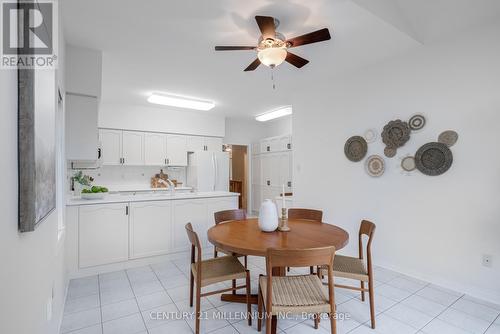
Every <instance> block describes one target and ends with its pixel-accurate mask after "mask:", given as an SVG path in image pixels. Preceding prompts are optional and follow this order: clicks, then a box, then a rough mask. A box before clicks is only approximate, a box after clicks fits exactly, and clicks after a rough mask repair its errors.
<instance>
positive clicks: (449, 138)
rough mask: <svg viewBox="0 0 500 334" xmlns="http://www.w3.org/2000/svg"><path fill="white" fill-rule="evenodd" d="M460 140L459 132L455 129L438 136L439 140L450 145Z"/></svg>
mask: <svg viewBox="0 0 500 334" xmlns="http://www.w3.org/2000/svg"><path fill="white" fill-rule="evenodd" d="M457 140H458V133H456V132H455V131H453V130H448V131H444V132H442V133H441V134H440V135H439V137H438V142H440V143H442V144H445V145H446V146H448V147H452V146H453V145H455V144H456V142H457Z"/></svg>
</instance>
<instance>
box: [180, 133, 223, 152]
mask: <svg viewBox="0 0 500 334" xmlns="http://www.w3.org/2000/svg"><path fill="white" fill-rule="evenodd" d="M187 150H188V152H196V151H214V152H222V138H219V137H200V136H189V137H188V139H187Z"/></svg>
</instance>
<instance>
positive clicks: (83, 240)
mask: <svg viewBox="0 0 500 334" xmlns="http://www.w3.org/2000/svg"><path fill="white" fill-rule="evenodd" d="M128 244H129V227H128V204H124V203H119V204H101V205H86V206H81V207H80V208H79V219H78V247H79V252H78V258H79V267H80V268H85V267H91V266H97V265H102V264H107V263H114V262H120V261H126V260H128V252H129V250H128Z"/></svg>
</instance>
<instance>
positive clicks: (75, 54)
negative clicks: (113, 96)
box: [65, 45, 102, 129]
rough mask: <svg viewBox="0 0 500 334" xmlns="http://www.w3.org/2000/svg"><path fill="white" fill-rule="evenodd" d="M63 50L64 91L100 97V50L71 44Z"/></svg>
mask: <svg viewBox="0 0 500 334" xmlns="http://www.w3.org/2000/svg"><path fill="white" fill-rule="evenodd" d="M65 51H66V58H65V61H66V64H65V65H66V66H65V77H66V82H65V83H66V92H68V93H74V94H81V95H86V96H93V97H96V98H98V99H100V97H101V86H102V51H99V50H93V49H87V48H81V47H76V46H73V45H66V48H65ZM96 129H97V124H96Z"/></svg>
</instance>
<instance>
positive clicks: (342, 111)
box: [293, 26, 500, 303]
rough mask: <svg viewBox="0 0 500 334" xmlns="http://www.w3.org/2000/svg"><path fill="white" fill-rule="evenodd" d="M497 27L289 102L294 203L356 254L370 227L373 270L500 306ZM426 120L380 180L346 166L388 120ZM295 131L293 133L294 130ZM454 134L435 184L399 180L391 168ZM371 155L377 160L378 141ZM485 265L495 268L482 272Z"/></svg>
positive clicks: (334, 81) (415, 177) (425, 179)
mask: <svg viewBox="0 0 500 334" xmlns="http://www.w3.org/2000/svg"><path fill="white" fill-rule="evenodd" d="M499 35H500V26H494V27H489V28H488V29H484V30H481V31H477V32H475V33H471V34H470V35H463V34H461V35H459V36H457V37H456V40H455V41H449V42H447V43H442V44H439V45H426V46H423V47H422V48H420V49H418V50H416V51H414V52H412V53H411V54H408V55H406V56H403V57H400V58H397V59H393V60H391V61H387V62H385V63H382V64H378V65H376V66H372V67H370V68H366V69H363V70H360V71H359V72H357V73H355V74H352V75H350V76H344V77H335V78H331V79H328V80H325V82H320V83H318V84H317V85H316V86H315V90H316V89H317V90H318V91H317V92H314V93H306V92H305V93H304V94H301V96H298V97H296V98H295V101H293V108H294V116H293V122H294V124H295V125H294V128H293V136H294V161H295V166H294V181H295V188H294V195H295V200H296V203H297V205H301V206H310V207H317V208H321V209H323V210H324V211H325V220H326V221H328V222H330V223H333V224H336V225H339V226H341V227H343V228H346V229H347V230H348V231H349V233H350V235H351V240H350V243H349V245H348V247H347V248H346V249H344V250H342V252H345V253H351V254H355V252H356V243H357V241H356V237H355V236H356V234H357V230H358V227H359V222H360V220H361V219H363V218H366V219H371V220H373V221H374V222H375V223H376V224H377V232H376V235H375V241H374V245H373V246H374V254H375V263H376V264H379V265H382V266H387V267H389V268H393V269H395V270H399V271H402V272H404V273H407V274H411V275H414V276H416V277H420V278H422V279H425V280H429V281H432V282H434V283H437V284H446V285H448V286H449V287H450V288H453V289H456V290H459V291H462V292H466V293H470V294H472V295H475V296H478V297H482V298H484V299H489V300H492V301H495V302H497V303H500V284H499V282H500V241H499V238H500V221H499V219H500V205H499V198H500V155H499V154H498V143H500V94H499V88H500V43H498V36H499ZM414 113H423V114H425V115H426V116H427V120H428V125H427V126H426V127H425V129H424V130H423V131H421V132H419V133H415V134H413V135H412V137H411V139H410V142H409V143H408V144H407V145H406V146H404V147H403V148H401V149H400V150H399V151H398V155H397V157H395V158H393V159H388V158H385V161H386V172H385V174H384V175H383V176H382V177H380V178H371V177H369V176H367V174H366V173H365V171H364V165H363V163H352V162H350V161H348V160H347V159H346V157H345V156H344V152H343V149H344V143H345V141H346V139H347V138H348V137H350V136H352V135H356V134H358V135H359V134H363V132H364V131H365V130H366V129H368V128H372V127H375V128H377V129H378V130H379V131H380V130H381V129H382V127H383V125H384V124H385V123H386V122H387V121H389V120H392V119H396V118H402V119H408V118H409V117H410V116H411V115H412V114H414ZM297 124H300V126H297ZM447 129H454V130H456V131H457V132H458V133H459V135H460V138H459V141H458V143H457V144H456V145H455V146H454V147H452V151H453V154H454V162H453V166H452V168H451V169H450V170H449V171H448V172H447V173H446V174H444V175H441V176H436V177H429V176H425V175H422V174H421V173H420V172H418V171H417V172H414V173H413V174H412V176H405V175H403V174H402V173H401V172H400V168H399V164H400V160H399V157H401V156H404V155H405V154H407V153H410V154H414V153H415V151H416V150H417V148H418V147H419V146H420V145H422V144H424V143H426V142H429V141H436V139H437V136H438V135H439V133H440V132H441V131H443V130H447ZM368 153H369V154H380V155H383V146H382V144H381V143H380V140H379V142H378V143H377V144H371V145H369V152H368ZM482 254H491V255H493V267H492V268H485V267H483V266H482V265H481V256H482Z"/></svg>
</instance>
